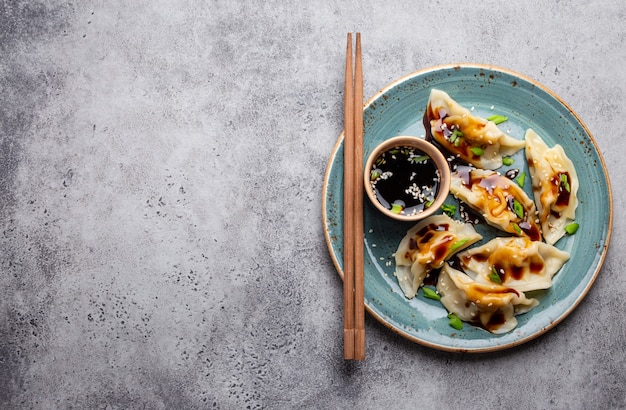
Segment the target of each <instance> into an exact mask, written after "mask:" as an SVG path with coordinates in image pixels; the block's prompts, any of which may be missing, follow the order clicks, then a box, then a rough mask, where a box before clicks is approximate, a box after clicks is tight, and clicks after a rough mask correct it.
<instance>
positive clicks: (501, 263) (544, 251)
mask: <svg viewBox="0 0 626 410" xmlns="http://www.w3.org/2000/svg"><path fill="white" fill-rule="evenodd" d="M569 256H570V255H569V253H567V252H565V251H562V250H559V249H557V248H556V247H554V246H552V245H548V244H547V243H545V242H538V241H531V240H530V239H528V238H515V237H511V238H494V239H492V240H491V241H489V242H488V243H486V244H484V245H482V246H479V247H476V248H472V249H468V250H465V251H463V252H461V253H459V254H457V258H458V259H459V261H460V263H461V267H462V268H463V270H464V271H465V273H467V274H468V275H469V276H471V277H472V278H473V279H474V280H476V281H477V282H480V283H488V284H492V283H499V284H502V286H506V287H510V288H515V289H516V290H518V291H521V292H529V291H533V290H539V289H548V288H549V287H550V286H552V277H553V276H554V275H555V274H556V273H557V272H558V270H559V269H561V267H562V266H563V264H564V263H565V262H567V260H568V259H569Z"/></svg>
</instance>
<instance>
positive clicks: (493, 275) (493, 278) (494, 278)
mask: <svg viewBox="0 0 626 410" xmlns="http://www.w3.org/2000/svg"><path fill="white" fill-rule="evenodd" d="M489 280H490V281H492V282H493V283H497V284H498V285H502V278H501V277H500V275H498V272H497V271H496V267H495V266H493V267H492V268H491V273H490V274H489Z"/></svg>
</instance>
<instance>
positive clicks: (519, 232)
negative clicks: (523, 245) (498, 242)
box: [513, 224, 523, 235]
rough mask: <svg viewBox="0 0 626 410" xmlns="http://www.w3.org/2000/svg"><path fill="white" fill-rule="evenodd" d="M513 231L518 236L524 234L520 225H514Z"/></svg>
mask: <svg viewBox="0 0 626 410" xmlns="http://www.w3.org/2000/svg"><path fill="white" fill-rule="evenodd" d="M513 229H514V230H515V232H516V233H517V234H518V235H521V234H522V233H523V231H522V228H520V227H519V225H518V224H513Z"/></svg>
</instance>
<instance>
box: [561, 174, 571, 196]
mask: <svg viewBox="0 0 626 410" xmlns="http://www.w3.org/2000/svg"><path fill="white" fill-rule="evenodd" d="M561 186H562V187H563V189H564V190H566V191H567V192H570V186H569V182H568V181H567V174H561Z"/></svg>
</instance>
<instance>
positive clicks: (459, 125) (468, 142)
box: [423, 89, 525, 169]
mask: <svg viewBox="0 0 626 410" xmlns="http://www.w3.org/2000/svg"><path fill="white" fill-rule="evenodd" d="M423 121H424V128H425V129H426V138H427V139H434V140H435V141H437V142H438V143H439V144H440V145H441V146H443V147H444V148H445V149H446V150H447V151H449V152H451V153H452V154H455V155H459V156H460V158H462V159H463V160H464V161H466V162H469V163H470V164H472V165H474V166H475V167H478V168H483V169H497V168H500V167H501V166H502V157H503V156H507V155H512V154H514V153H515V152H517V151H519V150H520V149H522V148H524V145H525V142H524V141H520V140H517V139H515V138H513V137H511V136H509V135H507V134H505V133H504V132H502V131H501V130H500V129H499V128H498V126H497V125H496V124H495V123H494V122H493V121H487V120H485V119H483V118H480V117H477V116H475V115H473V114H472V113H471V112H470V111H469V110H468V109H467V108H465V107H463V106H461V105H460V104H459V103H457V102H456V101H455V100H453V99H452V98H450V96H449V95H448V94H447V93H446V92H444V91H441V90H437V89H432V90H431V91H430V97H429V99H428V105H427V107H426V112H425V113H424V120H423Z"/></svg>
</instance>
